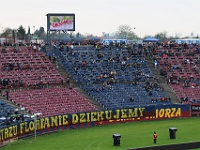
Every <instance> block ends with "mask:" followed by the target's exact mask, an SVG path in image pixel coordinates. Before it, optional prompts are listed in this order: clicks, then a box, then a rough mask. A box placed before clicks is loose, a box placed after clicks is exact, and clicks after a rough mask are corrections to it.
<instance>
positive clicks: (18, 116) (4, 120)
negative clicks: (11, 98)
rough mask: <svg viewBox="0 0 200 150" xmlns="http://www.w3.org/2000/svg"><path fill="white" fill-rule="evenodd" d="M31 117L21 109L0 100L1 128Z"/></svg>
mask: <svg viewBox="0 0 200 150" xmlns="http://www.w3.org/2000/svg"><path fill="white" fill-rule="evenodd" d="M29 119H30V117H28V116H27V115H24V114H23V112H22V111H21V110H18V109H17V108H16V107H13V106H12V105H10V104H8V103H6V102H5V101H3V100H0V128H3V127H6V126H7V125H13V124H17V123H19V122H21V121H24V120H29Z"/></svg>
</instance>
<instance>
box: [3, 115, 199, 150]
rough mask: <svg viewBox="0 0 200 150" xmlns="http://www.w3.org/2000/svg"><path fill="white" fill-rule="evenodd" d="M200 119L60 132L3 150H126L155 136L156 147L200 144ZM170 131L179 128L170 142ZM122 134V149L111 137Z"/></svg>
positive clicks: (146, 143)
mask: <svg viewBox="0 0 200 150" xmlns="http://www.w3.org/2000/svg"><path fill="white" fill-rule="evenodd" d="M199 125H200V118H198V117H196V118H182V119H170V120H158V121H143V122H132V123H121V124H113V125H105V126H98V127H91V128H82V129H71V130H64V131H59V132H55V133H51V134H47V135H43V136H37V139H36V141H35V139H34V138H30V139H25V140H19V141H16V142H13V143H11V144H8V145H6V146H5V147H3V148H1V149H2V150H13V149H15V150H124V149H128V148H136V147H145V146H152V145H154V144H153V138H152V135H153V132H154V131H156V132H157V134H158V139H157V144H156V145H166V144H174V143H186V142H192V141H200V135H199V133H200V126H199ZM169 127H176V128H177V129H178V131H177V132H176V136H177V138H176V139H169ZM115 133H119V134H121V136H122V137H121V145H120V146H113V138H112V135H113V134H115Z"/></svg>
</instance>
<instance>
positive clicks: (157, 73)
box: [146, 56, 180, 103]
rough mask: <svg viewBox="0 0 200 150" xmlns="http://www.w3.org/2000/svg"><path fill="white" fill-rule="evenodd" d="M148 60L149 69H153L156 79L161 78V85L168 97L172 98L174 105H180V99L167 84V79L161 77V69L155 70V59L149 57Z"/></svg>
mask: <svg viewBox="0 0 200 150" xmlns="http://www.w3.org/2000/svg"><path fill="white" fill-rule="evenodd" d="M146 60H147V61H148V63H149V67H150V68H151V70H152V72H153V74H154V75H155V76H156V77H159V83H160V84H161V85H162V86H163V88H164V90H165V91H166V93H167V95H168V96H169V97H170V98H171V101H172V103H180V101H179V99H178V97H177V96H176V94H175V92H174V91H173V90H172V88H171V87H170V86H169V85H168V84H167V79H166V78H165V77H164V76H161V75H160V69H159V68H155V66H154V62H153V59H152V58H150V57H149V56H148V57H146Z"/></svg>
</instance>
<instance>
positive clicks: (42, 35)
mask: <svg viewBox="0 0 200 150" xmlns="http://www.w3.org/2000/svg"><path fill="white" fill-rule="evenodd" d="M34 35H36V36H37V37H38V38H39V39H44V38H45V32H44V27H40V28H39V30H36V31H35V32H34Z"/></svg>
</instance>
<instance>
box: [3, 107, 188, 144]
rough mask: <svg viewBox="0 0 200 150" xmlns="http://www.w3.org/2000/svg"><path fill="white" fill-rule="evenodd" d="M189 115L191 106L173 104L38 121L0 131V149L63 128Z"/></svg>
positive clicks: (62, 116) (96, 112)
mask: <svg viewBox="0 0 200 150" xmlns="http://www.w3.org/2000/svg"><path fill="white" fill-rule="evenodd" d="M190 116H191V107H190V105H188V104H185V105H180V104H173V105H152V106H146V107H134V108H123V109H116V110H104V111H92V112H83V113H74V114H65V115H58V116H51V117H45V118H38V119H35V120H31V121H28V122H21V123H19V124H16V125H12V126H9V127H7V128H3V129H0V146H3V145H5V144H7V143H9V142H12V141H13V140H18V139H22V138H27V137H31V136H33V135H35V133H36V134H37V135H41V134H46V133H51V132H55V131H59V130H64V129H76V128H84V127H91V126H97V125H105V124H112V123H121V122H133V121H143V120H155V119H169V118H181V117H190ZM35 126H36V130H35Z"/></svg>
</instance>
